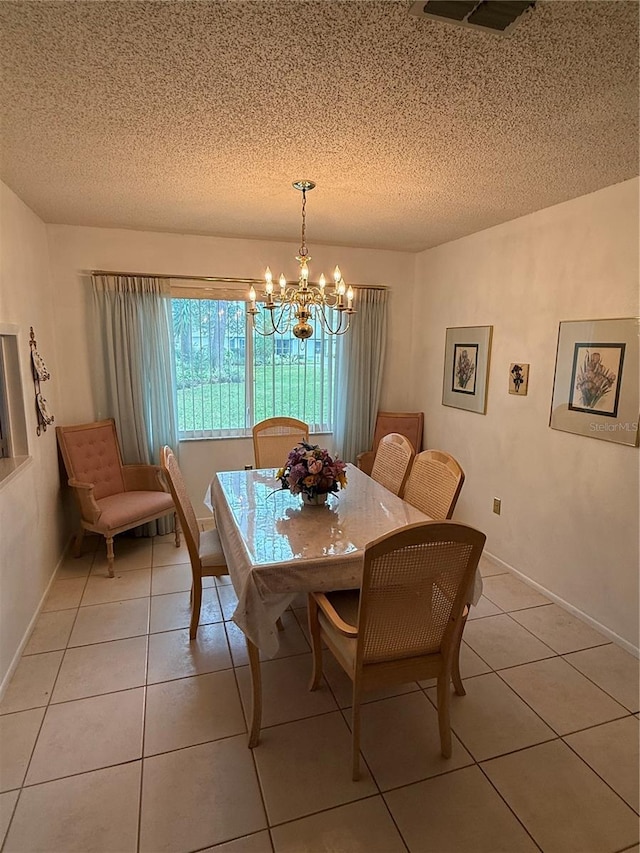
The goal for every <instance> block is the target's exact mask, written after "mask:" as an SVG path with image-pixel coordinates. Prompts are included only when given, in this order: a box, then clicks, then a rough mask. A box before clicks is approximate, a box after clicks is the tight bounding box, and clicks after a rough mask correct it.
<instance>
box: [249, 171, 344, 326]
mask: <svg viewBox="0 0 640 853" xmlns="http://www.w3.org/2000/svg"><path fill="white" fill-rule="evenodd" d="M292 186H293V188H294V189H296V190H299V191H300V192H301V193H302V240H301V244H300V254H299V255H296V260H297V261H298V263H299V264H300V270H299V272H298V282H297V284H289V283H288V282H287V280H286V278H285V277H284V275H283V274H281V275H280V278H279V279H278V284H279V286H280V288H279V291H277V292H274V283H273V275H272V273H271V270H270V269H269V267H267V268H266V270H265V273H264V278H265V282H266V286H265V292H264V310H265V312H266V314H265V315H263V318H262V320H263V322H262V324H261V327H260V326H259V324H258V322H257V317H258V314H260V309H259V308H257V307H256V291H255V288H254V287H253V286H252V287H251V290H250V291H249V301H250V305H249V308H248V309H247V313H248V314H249V315H250V316H251V319H252V323H253V328H254V329H255V330H256V332H257V333H258V334H259V335H263V336H265V337H266V336H267V335H273V334H275V333H276V332H277V333H278V334H279V335H284V334H286V333H287V332H289V331H291V332H292V333H293V335H294V336H295V337H296V338H299V339H300V340H303V341H306V340H307V338H310V337H311V336H312V335H313V326H312V325H311V322H309V321H314V322H317V323H320V326H321V327H322V329H324V331H325V332H326V333H327V334H329V335H344V333H345V332H346V331H347V329H348V328H349V324H350V322H351V315H352V314H355V313H356V310H355V308H354V307H353V288H352V287H349V288H348V289H347V286H346V285H345V283H344V279H343V278H342V273H341V272H340V267H336V268H335V270H334V272H333V284H332V285H329V286H327V281H326V279H325V277H324V275H321V276H320V278H319V279H318V283H317V284H311V283H310V282H309V267H308V263H309V261H310V260H311V256H310V255H309V254H308V250H307V244H306V239H305V225H306V205H307V192H309V190H312V189H313V188H314V187H315V184H314V182H313V181H296V182H295V183H294V184H292Z"/></svg>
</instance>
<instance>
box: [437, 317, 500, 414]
mask: <svg viewBox="0 0 640 853" xmlns="http://www.w3.org/2000/svg"><path fill="white" fill-rule="evenodd" d="M492 332H493V326H460V327H457V328H453V329H447V333H446V339H445V349H444V378H443V383H442V404H443V405H444V406H454V407H455V408H456V409H466V410H467V411H469V412H478V413H479V414H481V415H484V413H485V412H486V409H487V382H488V379H489V359H490V356H491V335H492Z"/></svg>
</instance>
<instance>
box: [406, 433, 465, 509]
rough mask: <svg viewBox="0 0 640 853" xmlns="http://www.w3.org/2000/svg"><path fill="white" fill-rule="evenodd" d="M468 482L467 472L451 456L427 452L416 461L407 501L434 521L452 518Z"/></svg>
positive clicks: (409, 483)
mask: <svg viewBox="0 0 640 853" xmlns="http://www.w3.org/2000/svg"><path fill="white" fill-rule="evenodd" d="M463 483H464V471H463V470H462V468H461V467H460V465H459V463H458V462H457V461H456V460H455V459H454V458H453V456H451V455H450V454H449V453H445V452H444V451H443V450H423V451H422V453H418V455H417V456H416V458H415V459H414V460H413V466H412V468H411V473H410V474H409V478H408V479H407V483H406V486H405V488H404V495H403V497H404V499H405V501H407V502H408V503H410V504H413V506H414V507H416V509H419V510H420V512H424V514H425V515H428V516H429V518H433V520H434V521H444V520H445V519H447V518H451V516H452V515H453V510H454V509H455V506H456V503H457V502H458V497H459V495H460V491H461V489H462V485H463Z"/></svg>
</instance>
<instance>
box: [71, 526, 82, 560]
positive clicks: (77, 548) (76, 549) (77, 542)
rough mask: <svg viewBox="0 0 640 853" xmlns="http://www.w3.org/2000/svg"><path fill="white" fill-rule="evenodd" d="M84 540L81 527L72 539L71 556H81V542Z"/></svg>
mask: <svg viewBox="0 0 640 853" xmlns="http://www.w3.org/2000/svg"><path fill="white" fill-rule="evenodd" d="M83 539H84V527H81V528H80V530H78V532H77V533H76V535H75V536H74V537H73V556H74V557H81V556H82V540H83Z"/></svg>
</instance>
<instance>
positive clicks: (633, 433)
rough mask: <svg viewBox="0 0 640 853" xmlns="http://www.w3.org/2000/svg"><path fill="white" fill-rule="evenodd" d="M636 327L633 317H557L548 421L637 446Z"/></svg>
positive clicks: (570, 430) (581, 432)
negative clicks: (553, 372)
mask: <svg viewBox="0 0 640 853" xmlns="http://www.w3.org/2000/svg"><path fill="white" fill-rule="evenodd" d="M638 331H639V321H638V319H637V318H633V317H629V318H622V319H614V320H570V321H565V322H562V323H560V329H559V332H558V349H557V353H556V372H555V378H554V383H553V400H552V403H551V416H550V421H549V426H551V427H552V428H553V429H559V430H563V431H565V432H574V433H577V434H578V435H586V436H590V437H591V438H599V439H602V440H604V441H614V442H617V443H618V444H628V445H631V446H632V447H635V446H637V444H638V420H639V419H640V418H639V408H640V407H639V396H640V395H639V393H638V375H639V367H638Z"/></svg>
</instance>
